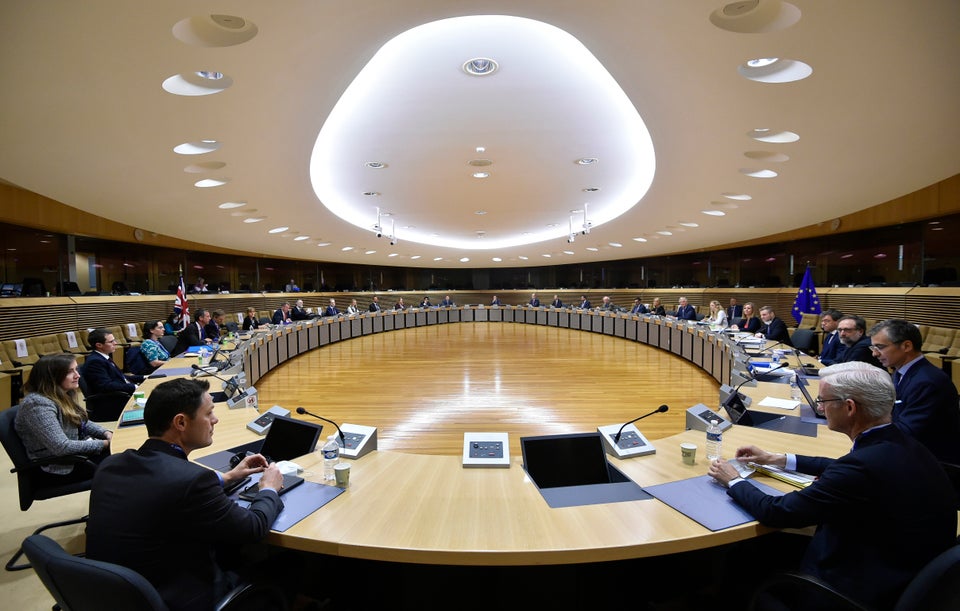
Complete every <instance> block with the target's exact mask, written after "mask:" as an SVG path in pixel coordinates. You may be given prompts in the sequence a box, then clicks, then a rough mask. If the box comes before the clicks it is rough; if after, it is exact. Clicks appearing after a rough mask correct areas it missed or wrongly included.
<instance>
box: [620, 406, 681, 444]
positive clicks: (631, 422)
mask: <svg viewBox="0 0 960 611" xmlns="http://www.w3.org/2000/svg"><path fill="white" fill-rule="evenodd" d="M668 409H670V407H669V406H667V405H661V406H660V407H658V408H657V409H655V410H653V411H652V412H650V413H649V414H644V415H642V416H639V417H637V418H634V419H633V420H631V421H630V422H624V423H623V426H621V427H620V430H619V431H617V434H616V435H614V436H613V443H619V441H620V435H621V434H623V429H625V428H627V425H628V424H633V423H634V422H636V421H637V420H643V419H644V418H646V417H647V416H652V415H654V414H659V413H661V412H665V411H667V410H668Z"/></svg>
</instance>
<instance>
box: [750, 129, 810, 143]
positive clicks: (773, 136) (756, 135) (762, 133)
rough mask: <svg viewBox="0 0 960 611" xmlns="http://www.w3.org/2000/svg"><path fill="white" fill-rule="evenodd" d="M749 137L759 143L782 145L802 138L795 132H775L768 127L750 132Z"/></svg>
mask: <svg viewBox="0 0 960 611" xmlns="http://www.w3.org/2000/svg"><path fill="white" fill-rule="evenodd" d="M747 135H748V136H750V137H751V138H753V139H754V140H757V141H759V142H769V143H781V144H786V143H789V142H796V141H797V140H799V139H800V136H798V135H797V134H795V133H793V132H789V131H781V132H774V131H772V130H770V129H768V128H766V127H762V128H760V129H754V130H752V131H749V132H747Z"/></svg>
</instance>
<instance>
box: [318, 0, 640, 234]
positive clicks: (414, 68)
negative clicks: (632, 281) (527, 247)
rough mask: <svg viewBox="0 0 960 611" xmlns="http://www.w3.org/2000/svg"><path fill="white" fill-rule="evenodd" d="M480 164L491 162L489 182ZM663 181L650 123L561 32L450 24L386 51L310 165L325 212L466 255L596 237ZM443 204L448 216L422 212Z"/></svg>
mask: <svg viewBox="0 0 960 611" xmlns="http://www.w3.org/2000/svg"><path fill="white" fill-rule="evenodd" d="M478 152H482V157H483V159H484V161H485V162H486V161H489V162H490V163H489V164H487V163H485V164H484V168H483V173H484V174H485V176H484V177H482V179H478V178H477V177H475V175H476V174H477V169H476V167H474V166H475V165H476V163H475V160H476V159H477V158H478ZM583 159H591V160H592V161H593V162H592V163H588V164H585V163H582V160H583ZM578 161H580V162H581V163H578ZM544 167H551V168H554V169H555V170H557V171H556V172H555V176H556V178H555V179H554V180H552V181H551V182H550V184H542V181H539V182H538V181H535V180H533V179H532V177H534V176H542V175H543V173H542V169H543V168H544ZM654 171H655V157H654V150H653V142H652V141H651V138H650V134H649V132H648V131H647V128H646V125H644V122H643V119H642V118H641V117H640V115H639V113H638V112H637V110H636V108H635V107H634V106H633V103H632V102H631V101H630V100H629V99H628V97H627V95H626V94H625V93H624V91H623V90H622V89H621V88H620V86H619V85H618V84H617V83H616V81H615V80H614V79H613V77H612V76H611V75H610V73H609V72H607V70H606V69H605V68H604V67H603V66H602V65H601V64H600V62H599V61H598V60H597V58H596V57H594V56H593V54H592V53H590V51H589V50H587V48H586V47H584V46H583V44H581V43H580V42H579V41H578V40H577V39H575V38H574V37H573V36H571V35H570V34H568V33H566V32H564V31H562V30H560V29H558V28H556V27H553V26H551V25H548V24H545V23H542V22H539V21H534V20H530V19H522V18H517V17H505V16H474V17H460V18H454V19H445V20H441V21H436V22H432V23H427V24H424V25H422V26H418V27H416V28H413V29H411V30H408V31H406V32H404V33H402V34H400V35H398V36H396V37H395V38H393V39H392V40H390V41H389V42H387V43H386V44H385V45H383V47H381V48H380V50H379V51H378V52H377V53H376V54H375V55H374V56H373V58H372V59H371V60H370V62H369V63H368V64H367V65H366V66H365V67H364V68H363V70H361V71H360V73H359V74H358V75H357V76H356V78H355V79H354V81H353V82H352V83H351V84H350V86H349V87H348V88H347V89H346V91H345V92H344V94H343V96H342V97H341V98H340V100H339V101H338V102H337V104H336V106H335V107H334V109H333V111H332V112H331V113H330V115H329V116H328V117H327V119H326V121H325V123H324V125H323V127H322V128H321V130H320V133H319V135H318V137H317V141H316V144H315V145H314V149H313V154H312V157H311V160H310V175H311V181H312V183H313V189H314V191H315V192H316V194H317V196H318V198H319V199H320V202H322V204H323V205H324V206H326V207H327V208H328V209H329V210H330V211H331V212H333V213H334V214H335V215H337V216H338V217H340V218H341V219H343V220H344V221H346V222H349V223H351V224H353V225H356V226H358V227H362V228H365V229H368V230H370V231H375V229H374V226H375V225H376V224H377V222H378V209H379V211H380V212H381V213H383V214H384V215H389V218H390V222H391V224H392V226H393V227H396V231H397V234H398V235H396V236H395V237H397V238H399V239H402V240H405V241H411V242H418V243H423V244H431V245H435V246H444V247H450V248H458V249H494V248H505V247H510V246H517V245H521V244H530V243H535V242H542V241H544V240H549V239H555V238H560V237H562V238H564V239H566V237H567V234H568V230H569V227H570V225H571V224H573V225H574V226H575V227H576V228H579V227H580V226H581V225H582V224H583V223H584V222H586V221H588V222H589V223H590V224H591V225H592V226H593V227H597V226H599V225H602V224H603V223H607V222H609V221H611V220H613V219H615V218H617V217H618V216H620V215H622V214H624V213H625V212H626V211H628V210H630V209H631V208H632V207H634V206H635V205H637V204H638V203H640V201H641V200H642V198H643V196H644V195H645V194H646V192H647V190H648V189H649V188H650V184H651V182H652V181H653V176H654ZM587 187H597V188H599V190H592V191H590V192H588V193H585V190H586V188H587ZM371 192H376V193H378V194H379V196H378V197H376V198H370V197H367V196H364V194H365V193H371ZM437 199H440V200H441V201H444V202H446V204H445V205H443V206H433V207H428V206H426V205H425V204H423V202H426V201H437ZM372 200H376V201H372ZM573 209H578V210H587V211H588V212H587V213H586V215H588V216H587V217H586V218H584V215H574V216H573V217H571V213H570V211H571V210H573ZM477 210H484V211H485V214H483V215H477V214H476V211H477ZM383 229H384V230H385V231H384V238H388V237H390V236H389V235H388V233H389V231H390V228H388V227H383Z"/></svg>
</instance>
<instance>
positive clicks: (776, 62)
mask: <svg viewBox="0 0 960 611" xmlns="http://www.w3.org/2000/svg"><path fill="white" fill-rule="evenodd" d="M737 72H739V73H740V76H742V77H743V78H745V79H749V80H751V81H754V82H756V83H793V82H796V81H801V80H803V79H805V78H807V77H808V76H810V75H811V74H813V68H811V67H810V65H809V64H806V63H804V62H802V61H800V60H796V59H780V58H777V57H763V58H758V59H751V60H747V61H746V62H744V63H743V64H741V65H740V66H738V67H737Z"/></svg>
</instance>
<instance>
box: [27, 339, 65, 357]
mask: <svg viewBox="0 0 960 611" xmlns="http://www.w3.org/2000/svg"><path fill="white" fill-rule="evenodd" d="M30 343H32V344H33V349H34V350H36V351H37V354H39V355H40V356H46V355H48V354H62V353H63V348H62V347H61V346H60V340H59V339H58V338H57V336H56V335H38V336H37V337H31V338H30Z"/></svg>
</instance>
